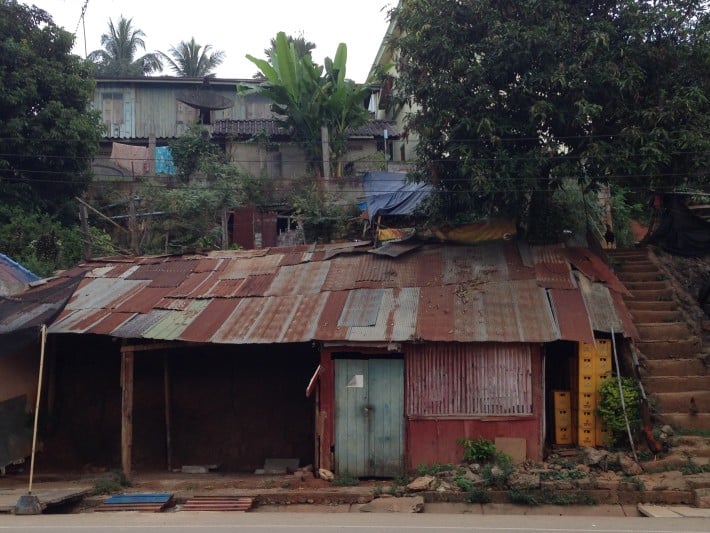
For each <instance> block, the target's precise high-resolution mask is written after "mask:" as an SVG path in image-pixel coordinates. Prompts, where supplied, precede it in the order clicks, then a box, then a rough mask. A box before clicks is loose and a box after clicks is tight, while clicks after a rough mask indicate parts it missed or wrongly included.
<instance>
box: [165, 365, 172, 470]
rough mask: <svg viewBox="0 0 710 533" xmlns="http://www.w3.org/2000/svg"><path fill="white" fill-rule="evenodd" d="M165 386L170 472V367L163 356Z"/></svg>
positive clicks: (166, 446)
mask: <svg viewBox="0 0 710 533" xmlns="http://www.w3.org/2000/svg"><path fill="white" fill-rule="evenodd" d="M163 385H164V392H165V449H166V455H167V463H168V472H172V470H173V448H172V442H171V441H172V437H171V429H170V426H171V423H170V411H171V410H170V366H169V363H168V355H167V354H163Z"/></svg>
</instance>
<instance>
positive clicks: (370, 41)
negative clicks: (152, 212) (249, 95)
mask: <svg viewBox="0 0 710 533" xmlns="http://www.w3.org/2000/svg"><path fill="white" fill-rule="evenodd" d="M20 1H21V2H24V3H27V4H34V5H36V6H37V7H39V8H42V9H44V10H45V11H47V12H48V13H49V14H50V15H52V18H53V19H54V22H55V23H56V24H57V25H58V26H62V27H64V28H65V29H66V30H67V31H69V32H71V33H74V32H75V31H76V40H75V46H74V53H76V54H78V55H80V56H82V57H84V56H85V50H87V51H88V52H89V53H90V52H92V51H93V50H97V49H99V48H101V41H100V39H101V35H102V34H103V33H107V31H108V21H109V18H112V19H113V20H114V23H115V22H117V21H118V19H119V17H120V16H121V15H123V16H124V17H126V18H133V26H134V27H135V28H138V29H141V30H143V32H144V33H145V37H144V40H145V43H146V51H148V52H154V51H162V52H166V53H167V52H168V50H169V49H170V48H171V46H175V45H177V44H178V43H179V42H180V41H189V40H190V39H191V38H192V37H194V38H195V41H196V42H197V43H198V44H200V45H203V46H204V45H206V44H210V45H212V47H213V50H224V52H225V54H226V58H225V61H224V63H222V65H221V66H220V67H219V68H218V69H217V71H216V74H217V76H218V77H220V78H251V77H252V76H253V75H254V74H255V73H256V72H257V71H258V69H257V68H256V66H255V65H254V64H253V63H251V62H250V61H249V60H248V59H246V58H245V57H244V56H245V55H246V54H251V55H253V56H256V57H258V58H263V57H264V49H265V48H268V46H269V41H270V39H271V38H272V37H274V36H275V35H276V33H278V32H279V31H284V32H286V34H287V35H299V34H300V33H303V36H304V37H305V38H306V39H308V40H309V41H311V42H313V43H315V44H316V49H315V50H314V52H313V59H314V60H315V61H316V62H318V63H320V64H323V58H325V57H326V56H328V57H331V58H332V57H333V56H334V55H335V51H336V49H337V47H338V44H339V43H341V42H344V43H345V44H347V46H348V62H347V66H348V71H347V74H348V78H351V79H353V80H355V81H356V82H364V81H365V79H366V78H367V74H368V72H369V71H370V67H371V66H372V63H373V61H374V59H375V54H376V53H377V50H378V48H379V46H380V43H381V42H382V38H383V37H384V34H385V30H386V29H387V24H388V22H387V12H388V10H389V9H390V8H391V7H393V6H394V5H395V4H396V0H358V1H356V2H345V1H344V0H301V1H296V0H252V1H246V0H197V1H184V2H181V1H179V0H88V2H86V0H34V1H32V0H20ZM85 2H86V3H87V7H86V14H85V17H84V18H85V21H84V23H81V22H80V15H81V10H82V7H83V6H84V4H85ZM84 30H85V31H86V44H85V43H84ZM163 74H164V75H172V72H171V71H167V70H165V71H163Z"/></svg>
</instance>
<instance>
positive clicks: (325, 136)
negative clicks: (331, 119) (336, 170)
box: [320, 126, 330, 181]
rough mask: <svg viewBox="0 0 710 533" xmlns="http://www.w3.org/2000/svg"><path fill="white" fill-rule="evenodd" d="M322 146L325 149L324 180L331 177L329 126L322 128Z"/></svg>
mask: <svg viewBox="0 0 710 533" xmlns="http://www.w3.org/2000/svg"><path fill="white" fill-rule="evenodd" d="M320 138H321V146H322V149H323V180H324V181H328V179H330V138H329V135H328V128H327V126H321V128H320Z"/></svg>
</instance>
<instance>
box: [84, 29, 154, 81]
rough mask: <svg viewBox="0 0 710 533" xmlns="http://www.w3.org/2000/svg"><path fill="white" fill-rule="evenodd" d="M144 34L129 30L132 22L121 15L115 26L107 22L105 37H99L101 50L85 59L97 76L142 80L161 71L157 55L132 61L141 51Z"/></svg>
mask: <svg viewBox="0 0 710 533" xmlns="http://www.w3.org/2000/svg"><path fill="white" fill-rule="evenodd" d="M143 37H145V34H144V33H143V31H142V30H140V29H137V28H134V27H133V19H132V18H130V19H126V18H125V17H124V16H123V15H121V16H120V18H119V19H118V25H114V23H113V20H112V19H109V21H108V33H104V34H103V35H102V36H101V46H102V47H103V49H100V50H94V51H93V52H91V53H90V54H89V57H88V59H89V60H90V61H92V62H93V63H94V65H95V70H96V74H97V75H98V76H110V77H119V76H125V77H142V76H146V75H148V74H151V73H153V72H160V70H162V68H163V63H162V61H161V56H160V54H159V53H148V54H144V55H142V56H141V57H138V58H136V55H137V54H138V51H139V50H145V41H144V40H143Z"/></svg>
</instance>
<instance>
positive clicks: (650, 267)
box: [614, 260, 661, 276]
mask: <svg viewBox="0 0 710 533" xmlns="http://www.w3.org/2000/svg"><path fill="white" fill-rule="evenodd" d="M614 271H615V272H616V273H617V275H618V276H626V275H635V274H649V273H652V274H660V273H661V270H660V269H659V268H658V265H657V264H656V263H653V262H651V261H647V260H646V261H623V260H622V261H621V262H619V263H617V264H616V265H614Z"/></svg>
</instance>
